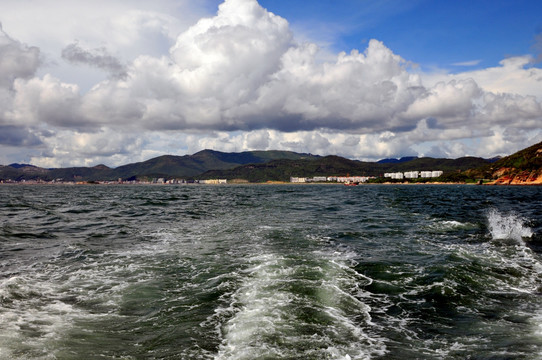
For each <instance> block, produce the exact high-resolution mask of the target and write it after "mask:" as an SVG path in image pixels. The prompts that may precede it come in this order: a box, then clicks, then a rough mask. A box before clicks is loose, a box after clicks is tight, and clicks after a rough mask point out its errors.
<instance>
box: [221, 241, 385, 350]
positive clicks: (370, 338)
mask: <svg viewBox="0 0 542 360" xmlns="http://www.w3.org/2000/svg"><path fill="white" fill-rule="evenodd" d="M307 255H310V256H307ZM343 257H344V254H339V253H331V254H328V253H325V252H323V251H312V252H309V253H308V254H303V255H299V254H297V255H290V256H288V255H277V254H273V253H265V254H257V255H254V256H253V257H251V258H250V259H249V268H248V269H247V270H246V271H245V274H244V280H243V281H242V284H241V286H240V287H239V288H238V290H237V291H236V292H235V293H234V294H233V296H232V301H231V305H230V308H229V309H228V311H229V312H230V313H231V316H230V317H229V319H228V320H226V321H225V323H223V324H221V325H220V327H221V332H222V338H223V341H222V344H221V346H220V350H219V353H218V355H217V357H216V359H255V358H260V357H266V358H303V359H324V358H325V359H368V358H370V357H371V356H373V355H377V354H378V355H383V354H384V353H385V352H386V349H385V345H384V342H383V340H382V339H381V338H379V337H378V336H376V335H374V334H371V327H372V323H371V317H370V315H369V311H370V308H369V306H368V305H366V304H365V303H364V302H363V291H362V290H361V286H364V285H367V284H369V283H370V282H371V280H370V279H369V278H367V277H364V276H363V275H360V274H358V273H357V272H355V271H354V270H352V269H351V268H350V267H349V266H348V265H347V264H346V263H345V262H344V261H345V260H344V258H343Z"/></svg>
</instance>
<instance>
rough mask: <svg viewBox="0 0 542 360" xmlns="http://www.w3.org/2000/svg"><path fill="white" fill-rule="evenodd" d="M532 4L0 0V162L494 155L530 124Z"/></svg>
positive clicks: (537, 21)
mask: <svg viewBox="0 0 542 360" xmlns="http://www.w3.org/2000/svg"><path fill="white" fill-rule="evenodd" d="M104 14H107V15H106V16H105V15H104ZM540 14H542V1H524V0H518V1H486V0H484V1H464V0H458V1H437V0H434V1H431V0H409V1H399V0H382V1H374V0H373V1H369V0H342V1H328V0H322V1H301V0H288V1H283V0H259V1H257V0H223V1H222V0H199V1H193V0H154V1H147V0H95V1H93V2H88V1H83V0H56V1H55V2H50V1H48V0H2V1H1V2H0V23H1V24H2V29H1V31H0V164H9V163H12V162H25V163H32V164H35V165H40V166H46V167H57V166H80V165H84V166H94V165H96V164H100V163H104V164H106V165H109V166H118V165H122V164H125V163H129V162H135V161H142V160H146V159H149V158H151V157H154V156H159V155H162V154H166V153H167V154H175V155H184V154H187V153H188V154H190V153H195V152H197V151H200V150H202V149H205V148H210V149H215V150H221V151H245V150H256V149H257V150H268V149H281V150H292V151H298V152H311V153H314V154H321V155H327V154H337V155H341V156H345V157H348V158H352V159H363V160H378V159H381V158H387V157H400V156H406V155H418V156H433V157H448V158H456V157H460V156H465V155H470V156H482V157H493V156H495V155H507V154H510V153H512V152H514V151H517V150H519V149H521V148H524V147H526V146H528V145H531V144H534V143H536V142H540V141H542V65H541V64H542V62H541V60H542V56H541V52H542V16H540Z"/></svg>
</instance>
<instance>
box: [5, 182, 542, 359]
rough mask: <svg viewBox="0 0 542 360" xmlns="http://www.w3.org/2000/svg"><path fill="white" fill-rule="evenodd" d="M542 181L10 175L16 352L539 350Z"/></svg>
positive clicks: (279, 354)
mask: <svg viewBox="0 0 542 360" xmlns="http://www.w3.org/2000/svg"><path fill="white" fill-rule="evenodd" d="M540 358H542V187H481V186H391V185H390V186H357V187H345V186H330V185H305V186H290V185H277V186H273V185H269V186H268V185H264V186H248V185H246V186H245V185H239V186H230V185H225V186H190V185H186V186H92V185H88V186H85V185H83V186H30V185H29V186H0V359H217V360H223V359H224V360H225V359H247V360H249V359H250V360H252V359H343V360H346V359H350V360H351V359H540Z"/></svg>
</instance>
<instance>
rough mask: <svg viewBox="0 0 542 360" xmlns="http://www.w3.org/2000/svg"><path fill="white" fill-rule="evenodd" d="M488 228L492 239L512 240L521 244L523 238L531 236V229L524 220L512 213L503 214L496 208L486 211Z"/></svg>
mask: <svg viewBox="0 0 542 360" xmlns="http://www.w3.org/2000/svg"><path fill="white" fill-rule="evenodd" d="M487 221H488V229H489V232H490V234H491V238H492V239H493V240H513V241H515V242H517V243H520V244H523V240H524V239H527V238H531V237H532V236H533V230H532V229H531V228H530V227H529V226H527V225H526V220H525V219H523V218H522V217H521V216H520V215H518V214H514V213H508V214H503V213H500V212H499V211H497V210H496V209H491V210H489V212H488V213H487Z"/></svg>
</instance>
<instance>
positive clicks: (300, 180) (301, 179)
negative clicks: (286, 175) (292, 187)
mask: <svg viewBox="0 0 542 360" xmlns="http://www.w3.org/2000/svg"><path fill="white" fill-rule="evenodd" d="M290 182H291V183H306V182H307V178H304V177H293V176H292V177H290Z"/></svg>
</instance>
